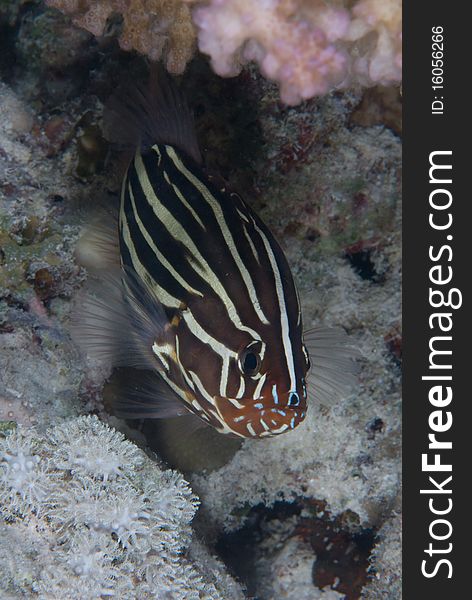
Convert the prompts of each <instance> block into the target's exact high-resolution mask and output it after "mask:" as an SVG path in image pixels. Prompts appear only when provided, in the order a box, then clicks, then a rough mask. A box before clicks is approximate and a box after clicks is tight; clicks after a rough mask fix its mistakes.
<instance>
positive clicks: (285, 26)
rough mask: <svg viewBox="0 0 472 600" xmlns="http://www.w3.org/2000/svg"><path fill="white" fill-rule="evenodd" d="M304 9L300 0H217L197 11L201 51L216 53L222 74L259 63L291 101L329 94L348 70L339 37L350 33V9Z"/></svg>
mask: <svg viewBox="0 0 472 600" xmlns="http://www.w3.org/2000/svg"><path fill="white" fill-rule="evenodd" d="M315 4H318V3H316V2H315ZM318 6H321V3H320V4H319V5H318ZM323 6H324V5H323ZM299 8H300V2H298V0H283V1H280V0H263V1H261V2H259V3H258V4H257V5H255V4H254V2H251V0H237V1H236V0H212V1H211V3H210V4H209V5H208V6H199V7H197V8H196V9H195V10H194V13H193V18H194V22H195V23H196V25H197V27H198V28H199V36H198V40H199V47H200V50H201V51H202V52H205V53H206V54H209V55H210V56H211V60H212V66H213V68H214V70H215V71H216V73H218V74H219V75H223V76H228V75H234V74H236V73H237V72H238V71H239V69H240V68H241V63H243V62H246V61H248V60H255V61H257V62H259V64H260V66H261V70H262V72H263V74H264V75H265V76H266V77H268V78H270V79H273V80H275V81H278V82H279V84H280V95H281V98H282V100H283V101H284V102H286V103H287V104H296V103H297V102H300V100H302V99H304V98H311V97H312V96H315V95H317V94H324V93H326V92H327V91H328V90H329V89H331V88H332V87H333V86H335V85H337V84H338V83H340V82H341V81H342V80H343V79H344V77H345V74H346V63H347V60H346V53H345V52H344V51H343V50H342V49H340V48H337V47H336V46H335V45H334V42H335V41H336V40H337V39H339V38H341V37H342V36H343V35H344V34H346V32H347V30H348V27H349V14H348V12H347V11H346V10H344V9H338V8H334V7H329V6H324V8H323V10H320V11H319V12H316V11H312V12H310V13H306V14H305V15H304V14H303V13H301V12H300V11H299V10H298V9H299ZM312 8H313V7H312ZM309 17H310V18H309Z"/></svg>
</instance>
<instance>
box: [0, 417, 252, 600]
mask: <svg viewBox="0 0 472 600" xmlns="http://www.w3.org/2000/svg"><path fill="white" fill-rule="evenodd" d="M0 482H1V488H0V514H1V515H2V516H3V517H4V523H3V524H2V522H1V521H0V529H1V532H0V533H1V535H0V559H1V558H2V556H7V555H8V552H10V553H13V554H14V555H15V556H16V557H18V560H15V561H13V562H12V561H5V563H4V564H2V565H0V589H2V590H6V592H8V593H10V594H16V595H26V596H28V597H38V598H44V599H46V598H47V599H48V600H50V599H55V598H64V597H67V598H81V599H84V600H88V599H89V598H90V599H92V598H101V597H103V598H106V597H109V596H114V597H119V598H143V599H146V598H166V597H172V598H177V599H178V598H182V599H183V598H193V597H195V598H201V597H202V595H201V594H200V592H202V593H203V597H205V598H209V599H215V600H216V599H217V598H218V599H220V598H224V597H226V596H225V593H224V592H223V591H222V590H218V589H217V586H215V585H214V584H213V583H209V582H207V581H205V580H204V578H203V577H197V576H196V575H195V573H196V572H197V571H196V568H195V566H193V565H192V562H191V561H190V560H189V558H188V557H185V551H186V549H187V548H188V546H189V544H190V541H191V528H190V522H191V520H192V518H193V516H194V514H195V511H196V509H197V506H198V501H197V498H196V497H195V495H194V494H193V493H192V491H191V489H190V488H189V486H188V484H187V482H186V481H185V480H184V479H183V478H182V476H181V475H180V474H178V473H176V472H174V471H170V470H167V471H162V470H161V469H160V468H159V466H158V465H157V464H155V463H154V462H152V461H151V459H150V458H148V457H147V456H146V455H145V454H144V452H142V451H141V450H139V449H138V448H137V447H136V446H134V445H133V444H131V443H130V442H128V441H127V440H125V439H124V437H123V436H122V435H121V434H120V433H118V432H116V431H114V430H112V429H110V428H109V427H107V426H106V425H105V424H103V423H101V422H100V420H99V419H98V418H97V417H93V416H92V417H80V418H76V419H73V420H70V421H68V422H65V423H62V424H59V425H57V426H56V427H53V428H51V429H50V430H49V431H48V432H47V433H46V435H44V436H40V435H39V433H37V432H36V431H35V430H34V429H22V428H18V429H17V430H16V431H13V432H11V433H9V434H7V435H6V436H5V437H0ZM31 557H34V561H32V560H31ZM0 562H1V560H0ZM33 563H34V567H33ZM169 582H178V590H177V594H176V595H171V596H168V594H169V589H170V587H172V584H171V583H169ZM176 585H177V583H176ZM169 586H170V587H169ZM223 587H224V586H223ZM176 589H177V588H176ZM225 589H226V588H225ZM208 590H210V593H207V592H208ZM227 597H228V598H242V597H243V596H242V594H241V595H239V594H238V593H237V594H234V593H231V595H229V596H227Z"/></svg>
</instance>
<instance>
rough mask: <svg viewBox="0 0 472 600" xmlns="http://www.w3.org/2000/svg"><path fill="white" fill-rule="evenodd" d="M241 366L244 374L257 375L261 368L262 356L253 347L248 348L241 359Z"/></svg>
mask: <svg viewBox="0 0 472 600" xmlns="http://www.w3.org/2000/svg"><path fill="white" fill-rule="evenodd" d="M239 368H240V370H241V373H243V375H256V374H257V373H258V372H259V369H260V368H261V357H260V356H259V354H257V353H256V352H254V350H253V349H252V348H247V349H246V350H244V352H243V353H242V355H241V358H240V359H239Z"/></svg>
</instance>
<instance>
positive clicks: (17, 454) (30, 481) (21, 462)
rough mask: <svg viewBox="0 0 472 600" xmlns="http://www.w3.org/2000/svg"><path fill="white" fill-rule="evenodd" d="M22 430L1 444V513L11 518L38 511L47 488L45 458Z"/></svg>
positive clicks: (43, 500) (12, 434)
mask: <svg viewBox="0 0 472 600" xmlns="http://www.w3.org/2000/svg"><path fill="white" fill-rule="evenodd" d="M36 446H37V444H35V442H34V441H33V440H31V439H30V438H27V437H26V436H25V435H23V433H22V432H21V431H15V432H13V433H11V434H10V435H9V436H8V437H7V438H6V439H5V440H4V441H3V443H2V444H0V514H3V515H4V516H9V517H13V516H15V515H21V516H25V515H27V514H29V513H38V512H39V511H40V508H41V506H42V505H43V504H44V502H45V500H46V496H47V491H48V482H47V480H46V479H45V473H46V470H47V459H45V458H44V457H41V456H40V454H39V452H38V449H37V447H36Z"/></svg>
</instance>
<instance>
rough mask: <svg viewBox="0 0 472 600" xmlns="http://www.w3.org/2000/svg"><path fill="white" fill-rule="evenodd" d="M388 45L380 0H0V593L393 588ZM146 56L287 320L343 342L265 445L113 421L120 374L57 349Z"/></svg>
mask: <svg viewBox="0 0 472 600" xmlns="http://www.w3.org/2000/svg"><path fill="white" fill-rule="evenodd" d="M47 5H49V6H47ZM400 52H401V6H400V4H399V3H398V2H397V1H396V0H360V1H358V2H347V1H343V0H339V1H338V0H332V1H330V2H327V3H326V2H321V1H317V0H315V1H307V0H265V1H264V2H260V3H258V2H249V0H208V1H203V2H193V1H181V0H132V1H130V2H122V1H121V0H107V1H104V2H97V1H91V0H87V1H84V2H79V1H76V0H50V1H49V2H47V3H46V2H40V1H39V0H34V1H24V0H11V1H6V0H0V517H1V521H0V591H1V597H2V598H19V597H27V598H36V597H38V598H48V599H49V598H71V599H72V598H84V599H85V598H106V597H109V596H115V597H117V598H140V599H141V598H159V599H161V598H169V599H174V598H175V599H180V598H182V599H194V598H195V599H203V598H208V599H217V598H218V599H220V598H221V599H233V598H234V599H244V598H255V599H259V600H269V599H274V600H278V599H282V598H287V599H292V598H293V599H297V600H303V599H305V598H306V599H310V600H311V599H313V600H317V599H322V600H334V599H341V598H346V599H347V600H354V599H356V598H360V597H364V598H369V599H379V598H387V599H392V600H394V599H398V598H400V597H401V543H400V535H401V437H400V434H401V403H400V380H401V353H402V334H401V196H400V193H401V93H400V87H399V80H400V75H401V71H400V69H401V63H400V58H401V57H400ZM148 59H150V60H162V62H163V64H164V65H165V67H166V69H167V70H168V71H169V72H170V73H171V74H173V75H177V76H179V81H180V83H181V88H182V89H183V90H184V91H185V94H186V96H187V99H188V102H189V104H190V106H191V107H192V110H193V112H194V115H195V120H196V128H197V137H198V140H199V144H200V149H201V152H202V155H203V158H204V161H205V164H206V166H207V167H208V169H209V170H210V171H211V172H214V173H217V174H219V175H220V176H221V177H223V178H224V179H225V180H226V181H227V182H229V184H230V186H231V188H232V189H234V190H236V191H237V192H238V193H239V194H241V196H242V197H243V198H244V199H245V201H246V202H247V203H248V204H249V205H250V206H251V208H253V209H254V210H255V212H256V213H257V214H258V215H259V216H260V217H261V218H262V219H263V220H264V222H265V223H266V225H267V226H268V227H269V228H270V229H271V231H272V232H273V234H274V236H275V237H276V239H277V240H278V242H279V243H280V244H281V246H282V248H283V250H284V252H285V254H286V256H287V259H288V262H289V264H290V267H291V269H292V273H293V276H294V279H295V281H296V284H297V286H298V290H299V293H300V299H301V304H302V308H303V318H304V325H305V327H307V328H310V327H314V326H316V325H320V324H322V325H328V326H336V327H342V328H344V329H345V330H346V332H347V333H348V334H349V336H350V338H351V339H352V340H353V343H355V344H356V346H357V347H358V348H359V349H360V351H361V354H362V358H361V359H360V361H359V362H360V367H361V368H360V373H359V380H358V382H357V384H356V386H355V388H354V389H353V390H352V391H351V392H350V393H349V394H346V395H345V397H339V398H337V400H336V402H333V403H330V404H329V405H323V404H322V403H320V402H317V401H316V396H315V398H313V397H311V398H309V406H308V412H307V417H306V419H305V421H304V422H303V423H301V424H300V425H299V426H298V427H297V428H296V429H295V430H294V431H291V432H288V433H286V434H284V435H281V436H278V437H275V438H269V439H263V440H251V439H249V440H245V441H243V442H241V441H239V440H235V439H231V438H227V437H225V436H221V435H219V434H218V433H216V432H214V431H213V430H209V429H203V430H198V431H196V432H188V431H186V430H185V428H182V427H181V425H180V424H179V421H178V419H169V420H165V421H164V420H163V421H157V422H156V421H147V422H132V421H128V422H125V421H122V420H119V419H117V418H116V417H114V416H112V415H111V414H110V405H111V403H112V399H113V395H114V394H115V393H116V390H117V389H118V388H119V387H120V381H122V378H126V377H127V376H128V375H129V373H127V372H126V370H123V369H121V370H115V371H113V372H112V370H111V367H110V365H109V364H107V363H106V361H101V362H100V361H98V360H95V361H91V360H86V359H85V358H84V357H83V356H82V355H81V353H80V352H79V350H78V348H77V347H76V346H75V344H74V343H73V342H72V340H71V337H70V334H69V326H70V317H71V312H72V310H73V307H74V306H75V305H76V304H77V303H78V302H79V303H80V301H81V293H82V289H83V285H84V282H85V281H86V279H87V272H86V270H85V269H84V268H83V267H81V266H79V264H78V262H77V260H76V258H75V255H74V252H75V248H76V244H77V240H78V238H79V237H80V234H81V231H82V228H83V226H84V224H86V223H87V222H88V220H89V217H90V215H92V214H93V213H94V211H95V210H96V208H97V206H101V205H104V204H105V205H107V204H108V203H109V204H110V206H112V205H115V204H116V202H117V199H118V196H119V191H120V186H121V177H122V173H123V160H122V157H121V155H120V154H119V153H118V152H117V151H116V149H115V148H114V147H112V146H111V145H110V144H109V143H108V142H107V140H106V139H105V136H104V131H103V123H102V115H103V105H104V103H105V102H106V100H107V98H108V97H109V96H110V94H112V93H113V91H114V90H115V89H116V88H117V87H118V86H119V85H120V84H121V83H122V82H124V81H129V80H132V81H134V80H140V79H141V78H144V77H145V75H146V72H147V63H146V61H147V60H148ZM314 386H315V389H316V382H314Z"/></svg>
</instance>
